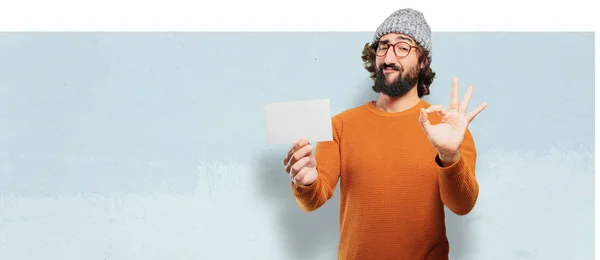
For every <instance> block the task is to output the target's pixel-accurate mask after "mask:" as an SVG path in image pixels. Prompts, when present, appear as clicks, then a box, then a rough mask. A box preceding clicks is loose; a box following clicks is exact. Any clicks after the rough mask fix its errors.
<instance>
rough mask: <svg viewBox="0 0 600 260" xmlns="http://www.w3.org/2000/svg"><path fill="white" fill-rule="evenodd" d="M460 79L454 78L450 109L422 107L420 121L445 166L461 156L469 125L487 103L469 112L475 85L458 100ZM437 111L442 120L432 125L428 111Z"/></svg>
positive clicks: (437, 106)
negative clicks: (460, 100)
mask: <svg viewBox="0 0 600 260" xmlns="http://www.w3.org/2000/svg"><path fill="white" fill-rule="evenodd" d="M458 82H459V81H458V79H457V78H456V79H454V82H453V84H452V92H451V94H450V109H449V110H446V108H445V107H444V106H442V105H433V106H430V107H429V108H427V109H424V108H422V109H421V116H420V117H419V123H421V127H422V128H423V131H424V132H425V134H426V135H427V137H428V138H429V141H430V142H431V144H432V145H433V147H434V148H435V149H436V151H437V152H438V156H439V158H440V160H441V162H442V164H443V165H444V166H447V165H451V164H453V163H455V162H456V161H457V160H458V159H459V158H460V150H459V149H460V146H461V145H462V142H463V139H464V136H465V132H466V131H467V127H468V125H469V124H470V123H471V121H472V120H473V119H474V118H475V116H477V115H478V114H479V113H481V111H483V110H484V109H485V108H486V107H487V104H486V103H485V102H484V103H482V104H481V105H479V106H478V107H477V108H475V109H473V111H471V112H470V113H468V114H467V107H468V105H469V101H470V99H471V95H472V93H473V87H472V86H469V88H468V89H467V92H466V93H465V96H464V98H463V100H462V102H460V104H459V102H458ZM433 112H437V113H438V114H439V115H440V116H441V117H442V120H441V122H440V123H439V124H436V125H432V124H431V123H430V122H429V120H428V119H427V114H428V113H433Z"/></svg>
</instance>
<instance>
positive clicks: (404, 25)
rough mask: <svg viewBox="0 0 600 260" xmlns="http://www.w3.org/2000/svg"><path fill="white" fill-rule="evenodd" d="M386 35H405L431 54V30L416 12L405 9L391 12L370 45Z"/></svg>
mask: <svg viewBox="0 0 600 260" xmlns="http://www.w3.org/2000/svg"><path fill="white" fill-rule="evenodd" d="M388 33H401V34H406V35H408V36H410V37H412V38H413V39H414V40H415V41H416V42H417V43H418V44H419V45H421V47H423V48H424V49H426V50H427V51H429V52H431V28H430V27H429V24H427V21H425V17H424V16H423V14H422V13H421V12H419V11H417V10H414V9H411V8H406V9H400V10H397V11H395V12H393V13H392V14H391V15H390V16H389V17H388V18H386V19H385V20H384V21H383V23H382V24H381V25H379V27H378V28H377V31H375V35H374V36H373V42H372V43H371V44H375V43H377V41H379V38H381V36H383V35H385V34H388Z"/></svg>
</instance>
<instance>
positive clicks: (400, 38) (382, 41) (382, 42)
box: [379, 35, 413, 44]
mask: <svg viewBox="0 0 600 260" xmlns="http://www.w3.org/2000/svg"><path fill="white" fill-rule="evenodd" d="M396 39H397V40H404V41H408V42H410V43H413V40H412V39H411V38H409V37H406V36H403V35H400V36H398V37H396ZM389 42H390V40H381V41H379V43H381V44H388V43H389Z"/></svg>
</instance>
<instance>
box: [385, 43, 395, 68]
mask: <svg viewBox="0 0 600 260" xmlns="http://www.w3.org/2000/svg"><path fill="white" fill-rule="evenodd" d="M383 61H384V62H385V63H387V64H393V63H396V52H395V51H394V47H393V46H390V48H388V51H387V53H386V54H385V59H384V60H383Z"/></svg>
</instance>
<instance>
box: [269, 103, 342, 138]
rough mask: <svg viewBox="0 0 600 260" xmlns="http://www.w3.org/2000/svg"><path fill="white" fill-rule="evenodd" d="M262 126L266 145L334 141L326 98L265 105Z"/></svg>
mask: <svg viewBox="0 0 600 260" xmlns="http://www.w3.org/2000/svg"><path fill="white" fill-rule="evenodd" d="M265 123H266V131H267V141H268V142H269V144H292V143H295V142H296V141H298V140H300V139H303V138H306V139H308V140H309V141H311V142H320V141H331V140H333V136H332V127H331V114H330V108H329V99H316V100H305V101H292V102H280V103H268V104H266V105H265Z"/></svg>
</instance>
